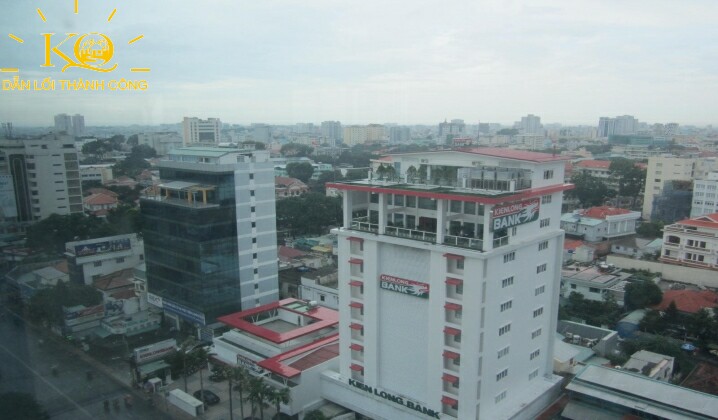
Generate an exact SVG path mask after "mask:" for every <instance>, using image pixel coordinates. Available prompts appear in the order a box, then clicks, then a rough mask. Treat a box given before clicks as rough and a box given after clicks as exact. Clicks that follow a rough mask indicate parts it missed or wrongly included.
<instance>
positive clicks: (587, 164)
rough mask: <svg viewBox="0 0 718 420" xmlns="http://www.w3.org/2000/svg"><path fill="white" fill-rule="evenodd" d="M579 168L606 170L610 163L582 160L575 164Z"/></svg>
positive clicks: (606, 161)
mask: <svg viewBox="0 0 718 420" xmlns="http://www.w3.org/2000/svg"><path fill="white" fill-rule="evenodd" d="M576 166H577V167H579V168H591V169H608V168H609V167H610V166H611V161H608V160H582V161H580V162H578V163H577V164H576Z"/></svg>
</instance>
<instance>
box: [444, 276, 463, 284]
mask: <svg viewBox="0 0 718 420" xmlns="http://www.w3.org/2000/svg"><path fill="white" fill-rule="evenodd" d="M463 283H464V281H463V280H461V279H455V278H453V277H447V278H446V284H450V285H452V286H459V285H461V284H463Z"/></svg>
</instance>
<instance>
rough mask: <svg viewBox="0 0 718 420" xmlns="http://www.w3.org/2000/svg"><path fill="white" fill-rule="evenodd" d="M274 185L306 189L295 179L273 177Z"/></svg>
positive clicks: (304, 185)
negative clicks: (295, 186) (296, 186)
mask: <svg viewBox="0 0 718 420" xmlns="http://www.w3.org/2000/svg"><path fill="white" fill-rule="evenodd" d="M274 185H284V186H286V187H289V186H291V185H299V186H300V187H306V186H307V184H305V183H303V182H302V181H300V180H298V179H297V178H292V177H288V176H275V177H274Z"/></svg>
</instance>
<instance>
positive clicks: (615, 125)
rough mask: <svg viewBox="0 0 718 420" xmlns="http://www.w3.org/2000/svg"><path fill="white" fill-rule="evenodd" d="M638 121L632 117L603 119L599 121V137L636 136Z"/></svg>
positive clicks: (623, 116)
mask: <svg viewBox="0 0 718 420" xmlns="http://www.w3.org/2000/svg"><path fill="white" fill-rule="evenodd" d="M638 125H639V124H638V120H637V119H636V118H634V117H633V116H632V115H622V116H619V117H616V118H609V117H601V118H599V119H598V137H600V138H608V137H609V136H611V135H613V134H636V132H638Z"/></svg>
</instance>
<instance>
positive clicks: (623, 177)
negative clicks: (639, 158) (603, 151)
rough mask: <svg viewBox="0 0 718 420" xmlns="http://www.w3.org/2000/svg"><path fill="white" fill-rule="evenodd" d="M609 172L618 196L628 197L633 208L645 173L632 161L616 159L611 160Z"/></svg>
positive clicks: (644, 179) (644, 178)
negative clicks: (615, 185)
mask: <svg viewBox="0 0 718 420" xmlns="http://www.w3.org/2000/svg"><path fill="white" fill-rule="evenodd" d="M609 172H610V174H611V177H612V178H613V179H614V180H615V181H616V182H617V183H618V195H619V196H621V197H630V198H631V207H633V206H634V205H635V203H636V198H638V195H639V194H640V192H641V190H642V189H643V185H644V184H645V182H646V171H645V170H643V169H641V168H639V167H637V166H636V162H635V161H633V160H630V159H626V158H617V159H613V160H611V165H610V166H609Z"/></svg>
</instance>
